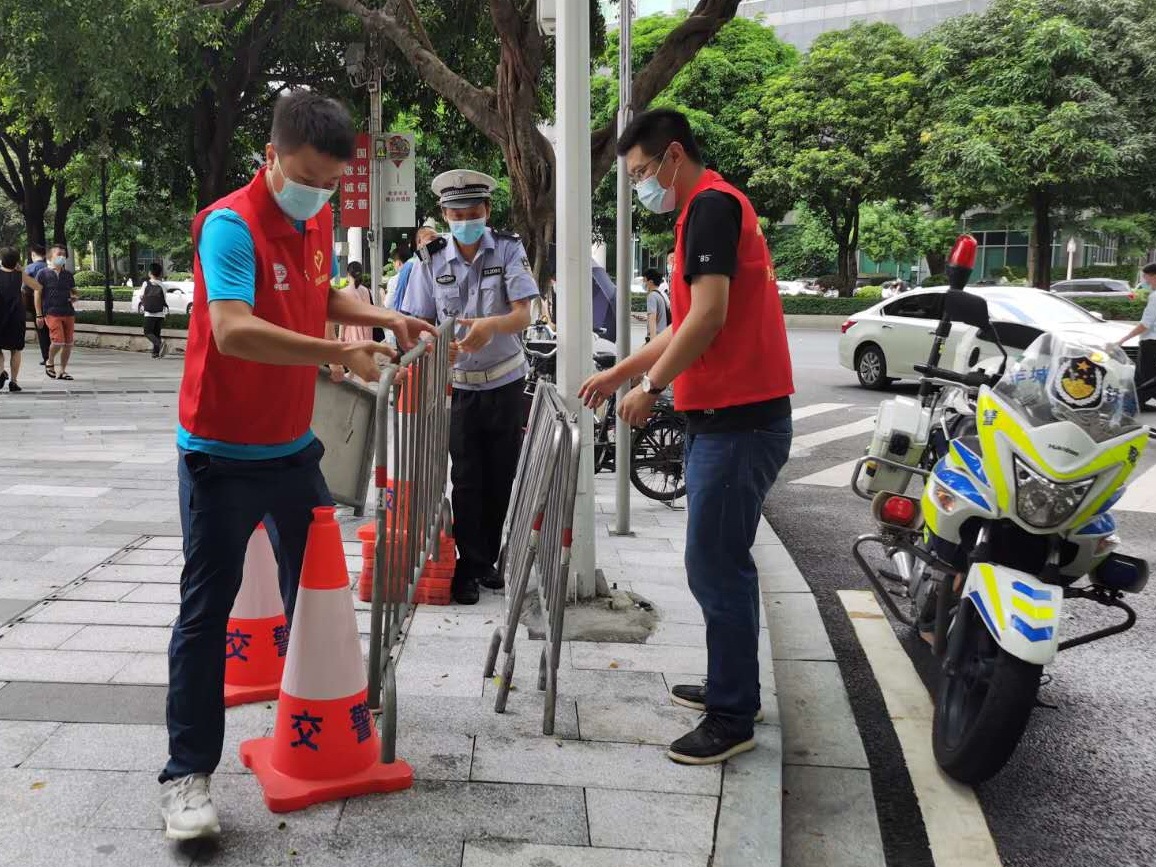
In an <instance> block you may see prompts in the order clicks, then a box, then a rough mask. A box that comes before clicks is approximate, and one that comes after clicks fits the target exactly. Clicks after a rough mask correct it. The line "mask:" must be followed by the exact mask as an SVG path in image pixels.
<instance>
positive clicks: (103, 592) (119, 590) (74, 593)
mask: <svg viewBox="0 0 1156 867" xmlns="http://www.w3.org/2000/svg"><path fill="white" fill-rule="evenodd" d="M140 586H141V585H140V584H128V583H126V582H121V581H82V582H81V583H79V584H77V585H76V586H75V587H72V588H70V589H69V590H67V591H66V592H64V593H61V594H60V598H61V599H83V600H86V601H89V602H117V601H119V600H120V599H122V598H124V597H125V596H127V595H128V594H129V593H130V592H131V591H133V590H135V589H136V588H137V587H140Z"/></svg>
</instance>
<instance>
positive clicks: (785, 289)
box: [775, 280, 815, 295]
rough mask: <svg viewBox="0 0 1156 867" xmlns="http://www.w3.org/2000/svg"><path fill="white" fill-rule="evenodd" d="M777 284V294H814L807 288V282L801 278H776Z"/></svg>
mask: <svg viewBox="0 0 1156 867" xmlns="http://www.w3.org/2000/svg"><path fill="white" fill-rule="evenodd" d="M775 282H776V283H778V284H779V295H814V294H815V292H814V290H812V289H808V288H807V284H806V283H804V282H803V281H802V280H776V281H775Z"/></svg>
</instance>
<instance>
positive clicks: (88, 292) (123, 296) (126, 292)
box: [76, 286, 134, 301]
mask: <svg viewBox="0 0 1156 867" xmlns="http://www.w3.org/2000/svg"><path fill="white" fill-rule="evenodd" d="M133 291H134V290H132V289H129V288H128V287H127V286H113V287H112V300H113V301H132V293H133ZM76 294H77V295H79V296H80V300H81V301H103V300H104V286H101V287H100V288H97V289H80V290H79V291H78V292H77V293H76Z"/></svg>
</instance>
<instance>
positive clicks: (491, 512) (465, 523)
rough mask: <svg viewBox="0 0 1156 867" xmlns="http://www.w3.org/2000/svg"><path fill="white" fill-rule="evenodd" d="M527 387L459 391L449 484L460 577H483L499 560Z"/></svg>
mask: <svg viewBox="0 0 1156 867" xmlns="http://www.w3.org/2000/svg"><path fill="white" fill-rule="evenodd" d="M524 386H525V381H524V380H522V379H518V380H516V381H515V382H511V383H509V384H508V385H503V386H499V387H498V388H494V389H490V390H489V391H466V390H465V389H459V388H455V389H454V396H453V404H452V408H451V414H450V457H451V458H452V460H453V465H452V469H451V471H450V480H451V481H452V482H453V486H454V491H453V507H454V540H455V542H456V543H457V548H458V554H459V559H458V566H457V575H458V576H460V577H468V578H480V577H482V575H484V574H485V573H486V572H487V571H488V570H489V569H491V568H493V566H494V564H495V563H497V561H498V554H499V553H500V552H501V544H502V524H503V523H504V522H505V520H506V509H507V507H508V506H509V504H510V489H511V488H512V487H513V485H514V475H515V474H516V473H517V471H518V454H519V452H520V451H521V448H522V423H523V416H524V412H523V406H522V389H523V388H524Z"/></svg>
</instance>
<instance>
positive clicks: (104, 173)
mask: <svg viewBox="0 0 1156 867" xmlns="http://www.w3.org/2000/svg"><path fill="white" fill-rule="evenodd" d="M100 222H101V225H102V226H103V232H104V321H105V323H106V324H107V325H112V282H111V281H112V277H111V271H112V259H111V258H110V257H109V255H108V157H104V156H102V157H101V158H100ZM129 267H130V268H131V265H130V266H129Z"/></svg>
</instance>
